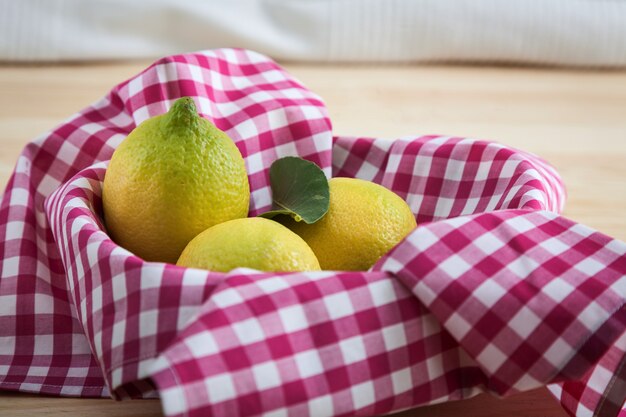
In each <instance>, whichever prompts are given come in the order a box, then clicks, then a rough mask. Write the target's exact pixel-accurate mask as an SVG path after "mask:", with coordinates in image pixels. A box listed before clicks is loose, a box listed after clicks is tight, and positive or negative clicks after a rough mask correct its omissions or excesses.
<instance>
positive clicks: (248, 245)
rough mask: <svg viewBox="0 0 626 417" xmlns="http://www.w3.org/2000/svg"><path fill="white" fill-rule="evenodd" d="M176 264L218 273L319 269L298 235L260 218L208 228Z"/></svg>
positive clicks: (190, 245) (193, 241)
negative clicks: (254, 270) (248, 270)
mask: <svg viewBox="0 0 626 417" xmlns="http://www.w3.org/2000/svg"><path fill="white" fill-rule="evenodd" d="M176 264H177V265H179V266H185V267H191V268H201V269H208V270H210V271H217V272H228V271H230V270H232V269H235V268H252V269H257V270H259V271H271V272H295V271H319V269H320V265H319V262H318V261H317V258H316V257H315V254H314V253H313V251H312V250H311V248H310V247H309V246H308V245H307V244H306V242H305V241H304V240H302V238H300V236H298V235H297V234H295V233H293V232H292V231H291V230H289V229H287V228H286V227H285V226H283V225H281V224H280V223H277V222H275V221H273V220H269V219H265V218H262V217H250V218H245V219H235V220H230V221H227V222H224V223H220V224H218V225H215V226H213V227H210V228H209V229H207V230H205V231H204V232H202V233H200V234H199V235H198V236H196V237H195V238H194V239H193V240H192V241H191V242H189V244H188V245H187V247H186V248H185V250H184V251H183V253H182V254H181V255H180V258H179V259H178V262H177V263H176Z"/></svg>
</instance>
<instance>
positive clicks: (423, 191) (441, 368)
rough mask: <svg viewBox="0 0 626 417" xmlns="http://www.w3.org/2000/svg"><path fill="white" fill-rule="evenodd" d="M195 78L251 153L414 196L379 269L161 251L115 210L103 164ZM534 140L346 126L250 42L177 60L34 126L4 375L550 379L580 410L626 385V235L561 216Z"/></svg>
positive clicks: (213, 407) (352, 384)
mask: <svg viewBox="0 0 626 417" xmlns="http://www.w3.org/2000/svg"><path fill="white" fill-rule="evenodd" d="M181 96H192V97H194V99H195V101H196V103H197V105H198V108H199V110H200V112H201V113H202V114H204V115H205V116H206V117H208V118H209V119H211V120H213V122H214V123H215V124H216V125H217V126H218V127H220V128H221V129H223V130H225V131H227V132H228V134H229V135H230V136H231V137H232V138H233V139H234V141H235V142H236V144H237V146H238V147H239V149H240V150H241V152H242V154H243V155H244V157H245V159H246V164H247V169H248V172H249V178H250V185H251V191H252V199H251V212H250V215H256V214H258V213H259V212H261V211H263V210H265V209H267V208H268V207H269V206H270V203H271V194H270V190H269V187H268V175H267V174H268V172H267V171H268V168H269V165H270V164H271V162H273V161H274V160H275V159H276V158H278V157H281V156H285V155H299V156H302V157H304V158H307V159H309V160H312V161H314V162H316V163H317V164H318V165H320V166H321V167H322V168H323V169H324V171H325V173H326V174H327V175H329V176H330V175H333V176H352V177H359V178H365V179H369V180H373V181H375V182H378V183H381V184H383V185H385V186H386V187H388V188H390V189H392V190H394V191H396V192H397V193H398V194H399V195H401V196H402V197H404V198H406V200H407V201H408V202H409V204H410V206H411V208H412V209H413V211H414V212H415V213H417V220H418V222H419V223H420V226H419V227H418V228H417V229H416V230H415V231H414V232H413V233H412V234H410V235H409V236H408V237H407V238H406V239H405V240H404V241H403V242H401V243H400V244H399V245H398V246H397V247H396V248H395V249H394V250H393V251H391V252H390V253H389V254H388V255H386V256H385V257H383V258H382V259H381V260H380V261H379V262H378V263H377V264H376V265H375V266H374V268H372V270H371V271H368V272H328V271H325V272H314V273H292V274H284V273H281V274H276V273H259V272H257V271H251V270H235V271H232V272H231V273H228V274H221V273H211V272H207V271H200V270H195V269H185V268H179V267H176V266H174V265H167V264H161V263H148V262H144V261H142V260H141V259H139V258H137V257H135V256H133V255H132V254H131V253H129V252H128V251H126V250H124V249H123V248H121V247H119V246H117V245H116V244H115V243H114V242H112V241H111V240H110V239H109V238H108V236H107V235H106V233H105V231H104V227H103V225H102V222H101V210H102V209H101V201H100V195H101V184H102V178H103V176H104V172H105V169H106V161H107V160H109V159H110V157H111V154H112V152H113V150H114V148H115V147H116V145H117V144H119V143H120V141H122V140H123V139H124V137H125V136H126V135H127V134H128V132H130V130H132V128H133V127H134V126H135V125H136V124H137V123H139V122H141V121H143V120H145V119H146V118H148V117H150V116H153V115H156V114H160V113H163V112H164V111H166V109H167V108H168V107H169V106H170V105H171V104H172V103H173V101H174V100H175V99H176V98H178V97H181ZM563 203H564V190H563V187H562V184H561V182H560V179H559V178H558V175H557V174H556V172H555V171H554V170H553V169H552V168H551V167H550V166H549V165H547V164H546V163H545V162H543V161H541V160H540V159H538V158H537V157H535V156H533V155H530V154H526V153H524V152H520V151H517V150H513V149H510V148H507V147H505V146H502V145H498V144H495V143H489V142H484V141H476V140H470V139H463V138H450V137H441V136H427V137H415V138H406V139H399V140H396V141H388V140H380V139H368V138H345V137H339V138H332V136H331V130H330V121H329V119H328V116H327V112H326V109H325V108H324V106H323V103H322V102H321V100H320V99H319V97H317V96H316V95H314V94H313V93H311V92H310V91H308V90H307V89H306V88H304V87H303V86H302V85H301V84H300V83H298V82H297V81H296V80H294V79H293V78H292V77H291V76H289V75H288V74H287V73H285V72H284V71H283V70H282V69H281V68H280V67H278V66H277V65H276V64H275V63H273V62H272V61H270V60H269V59H267V58H266V57H264V56H261V55H259V54H257V53H254V52H250V51H244V50H232V49H221V50H212V51H206V52H201V53H195V54H187V55H179V56H173V57H168V58H165V59H163V60H160V61H158V62H156V63H155V64H154V65H152V66H151V67H149V68H148V69H146V70H145V71H144V72H142V73H141V74H139V75H138V76H136V77H134V78H133V79H131V80H129V81H127V82H125V83H122V84H121V85H119V86H118V87H116V88H114V89H113V90H112V91H111V93H110V94H109V95H108V96H107V97H105V98H104V99H102V100H101V101H99V102H97V103H95V104H94V105H92V106H90V107H88V108H87V109H85V110H84V111H82V112H80V113H79V114H77V115H75V116H73V117H72V118H70V119H69V120H68V121H67V122H65V123H64V124H62V125H61V126H59V127H58V128H56V129H54V130H53V131H52V132H49V133H47V134H46V135H44V136H42V137H41V138H40V139H38V140H36V141H34V142H32V143H30V144H29V145H27V147H26V148H25V149H24V151H23V153H22V155H21V156H20V158H19V160H18V163H17V166H16V168H15V172H14V174H13V176H12V178H11V180H10V182H9V184H8V187H7V190H6V192H5V194H4V195H3V197H2V201H1V204H0V236H2V240H0V251H1V253H2V261H1V262H2V264H1V267H0V389H6V390H20V391H30V392H41V393H48V394H61V395H77V396H106V395H109V394H110V395H113V396H114V397H116V398H125V397H151V396H156V395H160V397H161V399H162V401H163V406H164V411H165V413H166V415H168V416H204V415H216V416H230V415H249V416H253V415H272V416H282V415H297V416H303V415H310V416H330V415H353V414H358V415H374V414H382V413H388V412H392V411H397V410H401V409H405V408H409V407H415V406H419V405H424V404H431V403H435V402H441V401H446V400H453V399H460V398H466V397H469V396H472V395H475V394H477V393H479V392H482V391H488V392H491V393H494V394H497V395H506V394H509V393H513V392H518V391H523V390H527V389H531V388H534V387H537V386H541V385H548V386H549V388H550V390H551V391H552V392H553V394H554V395H555V396H556V397H557V398H558V399H560V401H561V404H562V405H563V407H564V408H565V410H566V411H567V412H568V413H569V414H571V415H576V416H587V415H589V416H591V415H594V414H595V415H599V416H615V415H618V413H620V410H622V412H623V413H626V409H623V408H622V407H623V404H624V394H625V393H626V366H624V362H625V357H626V354H625V353H626V332H625V330H626V309H625V307H624V301H625V299H626V244H625V243H623V242H619V241H616V240H613V239H611V238H609V237H607V236H605V235H602V234H600V233H598V232H595V231H593V230H591V229H589V228H587V227H585V226H582V225H580V224H576V223H574V222H572V221H570V220H567V219H565V218H563V217H561V216H559V215H558V214H556V213H558V212H560V210H561V209H562V206H563Z"/></svg>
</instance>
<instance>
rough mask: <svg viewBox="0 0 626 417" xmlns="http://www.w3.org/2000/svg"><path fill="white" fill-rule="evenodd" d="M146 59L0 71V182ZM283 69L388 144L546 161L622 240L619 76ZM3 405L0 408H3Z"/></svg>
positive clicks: (108, 404) (6, 398)
mask: <svg viewBox="0 0 626 417" xmlns="http://www.w3.org/2000/svg"><path fill="white" fill-rule="evenodd" d="M148 64H149V62H134V63H124V64H109V63H99V64H97V65H64V66H35V65H32V66H18V67H14V66H0V91H1V92H2V94H0V184H2V187H3V188H4V184H6V182H7V180H8V178H9V175H10V173H11V171H12V169H13V166H14V164H15V161H16V159H17V156H18V154H19V153H20V151H21V149H22V147H23V146H24V145H25V144H26V143H27V142H28V141H29V140H31V139H33V138H35V137H36V136H38V135H39V134H41V133H43V132H45V131H46V130H48V129H50V128H52V127H54V126H55V125H57V124H58V123H60V122H61V121H62V120H63V119H64V118H66V117H68V116H69V115H71V114H72V113H74V112H76V111H78V110H80V109H82V108H84V107H85V106H86V105H88V104H90V103H91V102H93V101H95V100H96V99H98V98H99V97H101V96H103V95H104V94H105V93H106V92H107V91H108V90H109V89H110V88H111V87H112V86H113V85H115V84H117V83H118V82H121V81H122V80H124V79H126V78H128V77H130V76H132V75H134V74H136V73H137V72H138V71H140V70H141V69H143V68H144V67H145V66H146V65H148ZM285 67H286V68H287V69H288V70H289V71H290V72H291V73H292V74H294V75H295V76H296V77H297V78H299V79H300V80H301V81H302V82H304V83H305V84H306V85H307V86H308V87H309V88H310V89H312V90H313V91H315V92H317V93H318V94H319V95H321V96H322V97H323V98H324V99H325V101H326V103H327V105H328V108H329V111H330V115H331V119H332V121H333V125H334V131H335V133H337V134H342V135H363V136H375V137H388V138H396V137H400V136H404V135H415V134H426V133H441V134H449V135H463V136H470V137H475V138H481V139H489V140H496V141H499V142H502V143H504V144H507V145H511V146H514V147H517V148H522V149H524V150H528V151H531V152H534V153H536V154H538V155H540V156H542V157H544V158H545V159H547V160H548V161H550V162H551V163H553V164H554V165H555V166H556V168H557V169H558V170H559V172H560V173H561V174H562V177H563V179H564V180H565V183H566V185H567V188H568V192H569V200H568V204H567V208H566V211H565V215H566V216H568V217H570V218H572V219H574V220H577V221H580V222H582V223H585V224H587V225H589V226H591V227H594V228H596V229H599V230H600V231H602V232H604V233H607V234H609V235H612V236H614V237H617V238H619V239H622V240H626V214H625V213H626V72H596V71H573V70H556V69H537V68H513V67H500V68H493V67H461V66H451V67H443V66H349V65H343V66H322V65H293V64H286V65H285ZM3 410H5V411H4V412H3ZM6 410H11V412H10V415H11V416H15V417H18V416H38V415H42V416H43V415H46V416H61V415H63V416H68V415H71V416H77V417H78V416H89V417H97V416H107V417H115V416H128V417H131V416H132V417H139V416H142V417H153V416H160V415H161V411H160V404H159V402H158V401H157V400H141V401H132V402H124V403H115V402H113V401H111V400H107V399H102V400H87V399H67V398H54V397H38V396H32V395H23V394H12V393H2V394H0V415H6ZM400 415H401V416H403V417H409V416H412V417H418V416H419V417H429V416H444V417H445V416H473V417H481V416H482V417H487V416H510V417H521V416H524V417H535V416H536V417H539V416H541V417H557V416H564V415H565V413H564V412H563V411H562V410H561V409H560V408H559V406H558V405H557V403H556V402H555V401H554V400H553V399H552V398H551V397H550V396H549V394H548V393H547V391H546V390H545V389H540V390H535V391H532V392H528V393H523V394H518V395H515V396H512V397H510V398H507V399H504V400H498V399H495V398H492V397H489V396H487V395H481V396H478V397H475V398H473V399H470V400H465V401H459V402H455V403H447V404H440V405H435V406H430V407H422V408H420V409H417V410H411V411H406V412H403V413H401V414H400Z"/></svg>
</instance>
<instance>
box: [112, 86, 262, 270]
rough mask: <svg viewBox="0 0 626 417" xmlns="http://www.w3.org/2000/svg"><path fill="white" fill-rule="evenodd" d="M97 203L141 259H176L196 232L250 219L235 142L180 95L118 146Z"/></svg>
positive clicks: (243, 172) (117, 238)
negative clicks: (172, 103)
mask: <svg viewBox="0 0 626 417" xmlns="http://www.w3.org/2000/svg"><path fill="white" fill-rule="evenodd" d="M102 200H103V210H104V220H105V224H106V227H107V230H108V232H109V234H110V235H111V238H112V239H113V240H114V241H115V242H117V243H118V244H119V245H121V246H122V247H124V248H126V249H128V250H130V251H131V252H133V253H134V254H136V255H138V256H140V257H141V258H143V259H145V260H148V261H161V262H171V263H174V262H176V260H177V259H178V257H179V255H180V253H181V252H182V250H183V249H184V248H185V246H186V245H187V243H189V241H191V239H193V238H194V237H195V236H196V235H197V234H198V233H200V232H202V231H203V230H205V229H207V228H208V227H210V226H213V225H215V224H218V223H221V222H224V221H227V220H231V219H235V218H240V217H245V216H247V214H248V204H249V200H250V189H249V185H248V177H247V174H246V169H245V165H244V160H243V158H242V157H241V154H240V153H239V150H238V149H237V147H236V146H235V144H234V143H233V141H232V140H231V139H230V138H229V137H228V136H227V135H226V134H225V133H224V132H222V131H221V130H219V129H218V128H217V127H215V126H214V125H213V124H212V123H211V122H210V121H209V120H207V119H205V118H203V117H201V116H200V115H199V114H198V112H197V110H196V107H195V105H194V102H193V100H192V99H191V98H189V97H184V98H181V99H179V100H178V101H176V102H175V103H174V105H173V106H172V108H171V109H170V110H169V112H167V113H165V114H163V115H160V116H155V117H152V118H150V119H148V120H146V121H144V122H143V123H141V124H140V125H139V126H137V127H136V128H135V129H134V130H133V131H132V132H131V133H130V134H129V135H128V137H127V138H126V139H125V140H124V141H123V142H122V143H121V144H120V146H119V147H118V148H117V149H116V150H115V152H114V153H113V157H112V159H111V162H110V164H109V166H108V168H107V171H106V174H105V177H104V184H103V195H102Z"/></svg>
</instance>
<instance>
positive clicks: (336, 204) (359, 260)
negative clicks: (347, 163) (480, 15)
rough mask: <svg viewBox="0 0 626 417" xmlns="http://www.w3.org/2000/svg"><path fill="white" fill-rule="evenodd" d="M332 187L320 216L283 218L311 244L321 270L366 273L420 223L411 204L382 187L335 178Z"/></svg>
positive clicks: (350, 179) (331, 183)
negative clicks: (302, 219)
mask: <svg viewBox="0 0 626 417" xmlns="http://www.w3.org/2000/svg"><path fill="white" fill-rule="evenodd" d="M328 186H329V188H330V205H329V208H328V212H327V213H326V215H325V216H324V217H322V219H321V220H319V221H318V222H316V223H313V224H306V223H304V222H296V221H295V220H293V219H291V218H284V219H283V220H281V222H282V223H283V224H285V225H286V226H287V227H289V228H290V229H291V230H293V231H294V232H295V233H297V234H298V235H300V236H301V237H302V238H303V239H304V240H305V241H306V242H307V243H308V244H309V246H310V247H311V249H313V252H315V255H316V256H317V259H318V260H319V262H320V265H321V267H322V269H326V270H344V271H365V270H367V269H369V268H370V267H371V266H372V265H374V263H375V262H376V261H377V260H378V259H379V258H380V257H381V256H382V255H384V254H385V253H387V252H388V251H389V250H390V249H391V248H393V247H394V246H395V245H396V244H397V243H398V242H400V241H401V240H402V239H403V238H404V237H405V236H406V235H407V234H408V233H409V232H411V231H412V230H413V229H414V228H415V227H416V226H417V224H416V222H415V217H414V216H413V213H411V209H410V208H409V206H408V205H407V203H406V202H405V201H404V200H403V199H402V198H400V197H399V196H398V195H397V194H395V193H393V192H392V191H390V190H388V189H387V188H385V187H383V186H381V185H378V184H375V183H373V182H370V181H365V180H361V179H355V178H332V179H330V180H329V181H328Z"/></svg>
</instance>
